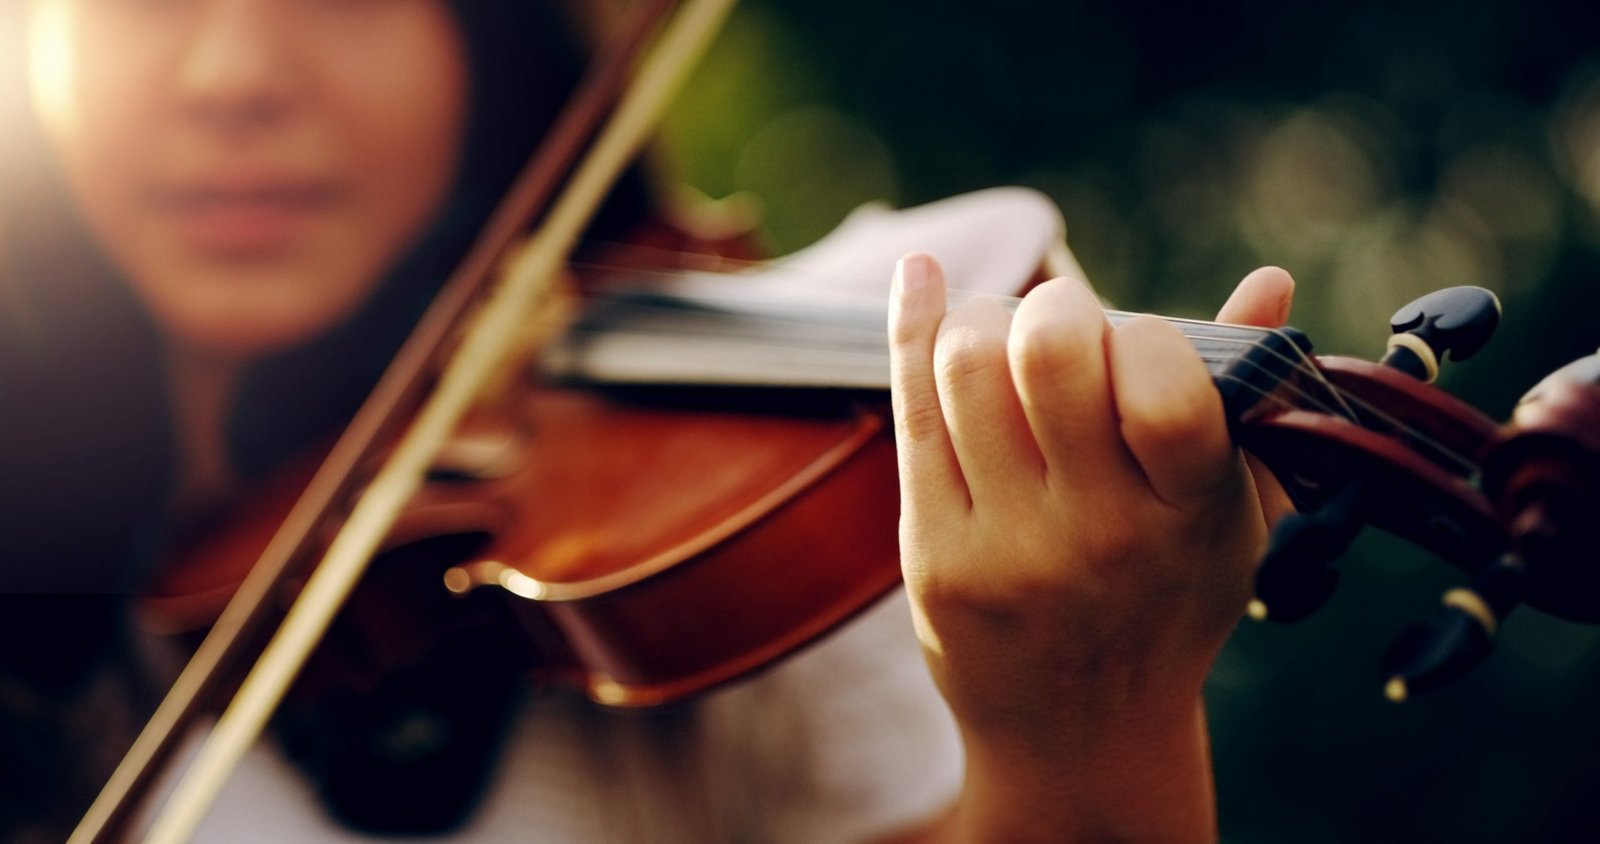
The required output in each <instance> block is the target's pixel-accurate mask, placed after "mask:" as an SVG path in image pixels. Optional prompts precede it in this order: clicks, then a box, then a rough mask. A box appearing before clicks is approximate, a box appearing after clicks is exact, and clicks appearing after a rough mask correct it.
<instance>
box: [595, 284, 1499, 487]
mask: <svg viewBox="0 0 1600 844" xmlns="http://www.w3.org/2000/svg"><path fill="white" fill-rule="evenodd" d="M696 298H697V299H698V298H700V297H696ZM994 298H997V299H1004V298H1005V297H994ZM600 301H606V302H609V303H610V304H611V305H612V306H613V307H614V306H615V305H616V304H617V301H616V300H615V299H609V298H608V299H601V300H600ZM1016 301H1020V300H1016V299H1015V298H1011V299H1010V302H1011V303H1014V302H1016ZM671 302H672V300H666V301H665V302H661V301H650V300H648V299H647V300H645V301H639V300H632V301H628V302H626V305H627V307H628V308H630V309H633V310H634V311H648V310H651V309H656V310H660V311H662V312H668V311H670V312H674V313H681V312H682V311H683V310H684V307H683V305H681V304H672V303H671ZM688 304H699V303H698V302H697V301H691V302H689V303H688ZM1002 304H1006V302H1002ZM739 316H740V317H741V318H743V319H746V320H751V319H755V318H761V319H766V320H768V321H770V322H787V323H792V324H798V325H805V326H812V327H814V325H815V324H816V323H813V322H809V321H806V320H803V319H800V318H798V317H796V316H795V315H794V314H771V313H768V314H761V315H754V316H753V315H748V314H739ZM873 316H875V317H877V318H879V319H881V317H882V310H881V304H880V306H879V310H877V311H876V312H874V314H873ZM1170 321H1172V322H1174V323H1177V324H1178V325H1179V327H1180V332H1182V330H1183V329H1182V327H1181V326H1182V325H1186V324H1187V325H1195V326H1201V327H1205V328H1216V327H1217V324H1213V323H1205V322H1203V321H1199V320H1184V319H1173V320H1170ZM821 324H822V325H824V326H825V327H828V328H829V329H830V330H834V331H845V332H848V331H852V330H855V331H856V333H857V335H858V336H859V337H862V338H867V342H862V343H860V347H861V348H860V349H859V350H857V351H855V354H857V355H859V356H861V357H862V358H864V359H865V360H867V361H868V362H869V363H876V362H878V361H881V360H882V358H883V355H884V353H885V351H886V345H885V340H884V337H883V330H882V329H881V328H880V327H877V325H876V324H875V325H874V327H873V328H872V329H870V330H869V329H865V328H861V329H854V328H853V327H850V326H843V325H841V324H839V323H837V322H826V323H821ZM1230 328H1234V327H1232V326H1230ZM1237 328H1240V329H1241V330H1248V331H1256V332H1260V333H1262V334H1278V336H1283V337H1285V338H1287V335H1286V334H1284V333H1281V332H1274V331H1271V330H1269V329H1264V328H1259V327H1255V326H1246V327H1237ZM635 333H636V334H647V333H650V332H646V331H638V332H635ZM660 333H661V334H663V335H665V336H683V335H685V334H691V335H694V334H697V335H699V336H717V337H741V338H742V339H747V340H748V339H752V338H754V339H756V340H758V341H760V342H763V343H765V344H766V345H768V346H771V347H774V348H778V347H782V348H793V347H794V345H793V344H789V345H785V344H780V343H774V342H771V341H770V339H769V338H768V337H767V335H765V334H762V333H760V332H754V331H750V330H747V331H745V332H738V331H735V330H732V329H729V328H726V327H722V328H719V329H715V330H712V329H706V328H703V327H702V328H699V329H695V328H686V327H684V326H678V327H677V328H675V329H674V330H673V331H670V332H668V331H665V330H663V331H662V332H660ZM1184 336H1185V337H1187V338H1188V339H1190V340H1191V341H1192V342H1194V341H1199V342H1209V343H1218V344H1224V345H1231V346H1243V347H1247V348H1256V349H1261V350H1262V351H1263V352H1264V353H1265V354H1267V355H1270V356H1272V357H1275V358H1277V359H1278V360H1279V361H1281V362H1283V363H1285V364H1286V365H1287V366H1288V367H1289V368H1290V370H1291V374H1293V373H1306V374H1307V375H1309V376H1314V379H1315V381H1316V382H1317V383H1319V384H1321V385H1322V387H1323V388H1324V391H1325V392H1326V394H1327V395H1328V396H1331V397H1332V398H1333V400H1334V401H1336V402H1337V403H1338V404H1340V405H1341V406H1342V408H1343V412H1344V416H1345V418H1347V419H1348V421H1351V422H1352V423H1354V424H1358V425H1359V424H1360V421H1359V417H1357V416H1356V413H1355V411H1354V409H1352V408H1351V407H1350V405H1349V403H1348V402H1349V401H1354V402H1356V403H1357V404H1359V405H1360V406H1362V408H1363V409H1364V410H1365V411H1366V413H1367V415H1368V416H1370V417H1373V418H1378V419H1381V420H1383V421H1385V422H1386V423H1388V424H1389V425H1390V426H1392V427H1393V428H1394V429H1395V430H1396V431H1398V432H1402V433H1404V434H1406V435H1407V436H1409V437H1411V438H1413V439H1414V440H1416V441H1417V442H1419V443H1421V444H1424V445H1427V446H1429V447H1431V448H1432V449H1433V450H1435V451H1436V452H1437V453H1439V454H1440V455H1441V456H1443V457H1445V458H1447V459H1448V460H1449V461H1450V462H1451V463H1453V464H1455V465H1456V466H1458V467H1459V468H1460V469H1461V470H1462V471H1464V472H1465V473H1466V474H1467V475H1469V476H1470V475H1472V474H1475V472H1476V468H1475V465H1474V464H1473V463H1472V461H1470V460H1468V459H1466V458H1465V457H1463V456H1461V455H1460V454H1459V453H1457V452H1455V451H1454V450H1453V449H1451V448H1449V447H1448V446H1446V445H1444V444H1443V443H1440V442H1437V441H1436V440H1433V439H1432V438H1430V437H1428V436H1427V435H1425V434H1424V433H1422V432H1421V431H1418V430H1416V429H1414V428H1412V427H1411V426H1410V425H1408V424H1407V423H1405V422H1403V421H1402V420H1399V419H1397V418H1395V417H1393V416H1391V415H1390V414H1388V413H1386V412H1384V411H1382V410H1381V409H1379V408H1377V407H1374V406H1373V405H1371V404H1370V403H1368V402H1366V401H1364V400H1362V399H1360V398H1359V397H1357V396H1354V395H1352V394H1349V393H1346V392H1344V391H1342V390H1340V389H1338V388H1337V386H1335V385H1333V384H1331V383H1329V382H1328V381H1327V380H1326V379H1325V378H1324V377H1322V373H1321V372H1320V371H1319V370H1318V369H1317V368H1316V367H1315V366H1313V365H1312V364H1311V363H1310V361H1309V360H1307V359H1306V358H1305V356H1304V352H1303V350H1301V349H1300V347H1299V346H1298V345H1295V344H1293V342H1292V341H1288V340H1287V339H1286V342H1290V344H1291V345H1292V346H1293V347H1294V348H1295V350H1296V352H1297V354H1298V355H1299V357H1300V359H1301V360H1300V361H1298V362H1297V361H1296V360H1295V359H1293V358H1290V357H1288V356H1286V355H1284V354H1282V353H1281V352H1278V351H1277V350H1275V349H1273V348H1272V347H1270V346H1262V345H1259V344H1256V343H1253V342H1252V341H1249V340H1244V339H1241V338H1237V337H1228V336H1222V335H1218V334H1215V333H1207V334H1192V333H1184ZM814 346H815V343H814V342H807V343H806V344H804V346H803V347H807V348H810V347H814ZM1197 351H1199V353H1200V357H1201V359H1202V360H1204V361H1205V362H1207V363H1208V364H1210V363H1214V364H1222V365H1227V364H1240V363H1242V364H1243V365H1246V366H1249V367H1251V368H1254V369H1257V370H1259V371H1261V372H1263V373H1264V374H1265V375H1267V376H1268V377H1269V378H1271V379H1275V380H1276V381H1277V383H1278V384H1279V385H1281V386H1282V387H1284V388H1285V389H1287V390H1288V391H1289V392H1291V393H1293V394H1295V395H1297V396H1298V397H1299V398H1300V399H1301V400H1303V401H1304V403H1305V404H1306V405H1308V406H1310V407H1313V408H1314V409H1316V410H1319V411H1321V412H1323V413H1325V414H1327V415H1329V416H1340V415H1341V414H1340V411H1339V410H1337V409H1335V408H1333V407H1330V406H1329V405H1328V404H1326V403H1325V402H1324V401H1322V400H1320V399H1318V398H1316V397H1315V396H1314V395H1313V394H1311V393H1309V392H1308V391H1306V390H1304V389H1301V388H1300V387H1299V386H1298V385H1297V384H1296V383H1295V382H1294V381H1293V380H1292V379H1291V378H1285V377H1282V376H1279V375H1277V374H1275V373H1273V372H1271V371H1270V370H1268V369H1267V368H1266V367H1264V366H1262V365H1260V364H1258V363H1256V362H1254V361H1251V360H1250V359H1249V358H1248V357H1246V356H1244V355H1228V356H1217V355H1208V354H1206V353H1205V351H1204V350H1203V349H1197ZM830 352H832V353H834V354H840V353H841V350H840V349H839V348H838V345H837V344H830ZM844 353H849V352H844Z"/></svg>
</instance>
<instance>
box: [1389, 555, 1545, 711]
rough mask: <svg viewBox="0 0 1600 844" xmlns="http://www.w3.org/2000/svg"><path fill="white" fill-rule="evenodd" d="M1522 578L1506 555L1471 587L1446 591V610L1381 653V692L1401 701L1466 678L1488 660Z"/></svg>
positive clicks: (1515, 563) (1519, 569) (1519, 593)
mask: <svg viewBox="0 0 1600 844" xmlns="http://www.w3.org/2000/svg"><path fill="white" fill-rule="evenodd" d="M1523 575H1524V567H1523V564H1522V560H1521V559H1520V558H1518V557H1517V556H1516V555H1515V554H1505V555H1503V556H1501V557H1500V558H1499V559H1498V560H1496V561H1495V562H1494V563H1493V564H1491V565H1489V566H1486V567H1485V568H1484V569H1483V570H1482V571H1481V572H1479V573H1478V576H1477V577H1476V578H1474V579H1473V581H1472V583H1471V585H1469V586H1465V587H1462V588H1458V589H1452V590H1450V591H1449V592H1446V593H1445V594H1444V600H1443V604H1444V606H1443V607H1441V608H1440V609H1439V611H1438V612H1436V613H1435V614H1434V616H1433V617H1432V618H1430V619H1428V620H1427V621H1424V622H1422V623H1420V624H1416V625H1413V626H1411V627H1410V628H1408V629H1406V630H1405V631H1404V632H1402V633H1401V634H1400V635H1399V636H1398V637H1396V639H1395V641H1394V644H1392V645H1390V646H1389V650H1388V652H1387V653H1385V654H1384V657H1383V670H1384V676H1385V677H1386V678H1387V682H1386V683H1385V685H1384V689H1383V691H1384V694H1385V695H1386V696H1388V698H1389V699H1390V700H1392V701H1394V702H1396V703H1400V702H1402V701H1404V700H1406V698H1408V697H1409V696H1411V695H1412V694H1415V693H1417V692H1425V691H1427V690H1429V689H1432V688H1436V687H1438V686H1440V685H1443V684H1444V683H1446V682H1449V681H1450V680H1453V679H1455V678H1456V677H1459V676H1461V675H1462V674H1465V673H1466V672H1467V671H1468V670H1470V669H1472V668H1473V667H1475V666H1476V665H1477V664H1478V663H1480V662H1482V661H1483V660H1484V659H1485V658H1486V657H1488V656H1489V653H1490V652H1491V651H1493V650H1494V637H1495V633H1496V632H1498V631H1499V629H1500V625H1501V624H1502V623H1504V622H1505V618H1506V616H1507V615H1509V614H1510V613H1511V610H1512V609H1514V608H1515V607H1516V605H1517V603H1518V602H1519V601H1520V600H1521V596H1522V586H1523Z"/></svg>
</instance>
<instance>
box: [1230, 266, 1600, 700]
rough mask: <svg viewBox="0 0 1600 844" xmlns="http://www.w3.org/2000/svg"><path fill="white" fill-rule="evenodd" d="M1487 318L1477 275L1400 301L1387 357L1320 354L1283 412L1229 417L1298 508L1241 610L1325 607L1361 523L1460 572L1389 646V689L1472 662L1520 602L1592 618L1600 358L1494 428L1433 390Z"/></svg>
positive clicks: (1599, 569)
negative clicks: (1240, 420)
mask: <svg viewBox="0 0 1600 844" xmlns="http://www.w3.org/2000/svg"><path fill="white" fill-rule="evenodd" d="M1499 317H1500V308H1499V302H1498V301H1497V300H1496V299H1495V298H1494V295H1493V294H1492V293H1490V292H1488V291H1486V290H1482V289H1480V288H1450V289H1448V290H1441V291H1438V292H1436V293H1433V294H1429V295H1428V296H1424V297H1422V298H1421V299H1418V300H1417V301H1415V302H1413V303H1411V304H1409V305H1407V306H1406V307H1404V308H1401V309H1400V311H1398V312H1397V313H1396V314H1395V316H1394V318H1393V320H1392V321H1391V327H1392V328H1393V329H1394V330H1395V331H1396V334H1395V337H1394V338H1392V339H1391V341H1390V344H1389V351H1388V353H1387V354H1386V355H1385V357H1384V359H1383V361H1382V362H1381V364H1370V363H1365V362H1362V361H1355V360H1350V359H1345V358H1322V359H1320V361H1319V362H1318V369H1319V370H1320V371H1319V373H1318V377H1319V380H1320V381H1321V382H1323V384H1324V385H1325V386H1324V387H1322V389H1321V391H1320V392H1319V391H1316V390H1314V389H1311V388H1309V387H1306V386H1302V387H1300V388H1298V389H1297V391H1296V392H1298V393H1299V396H1298V398H1297V399H1294V400H1288V399H1285V398H1284V396H1283V395H1282V394H1281V393H1280V394H1278V395H1277V396H1275V398H1277V399H1278V400H1279V401H1278V403H1279V404H1280V405H1282V407H1280V408H1278V409H1276V410H1275V411H1274V412H1270V413H1266V414H1262V415H1260V416H1258V417H1256V418H1254V419H1252V420H1250V421H1249V422H1248V424H1246V425H1243V426H1241V428H1240V437H1239V441H1240V444H1241V445H1242V446H1244V447H1245V448H1246V449H1247V450H1249V451H1252V452H1253V453H1255V454H1256V455H1257V456H1258V457H1260V458H1261V459H1262V460H1264V461H1265V462H1266V463H1267V465H1268V466H1270V467H1271V468H1272V469H1273V470H1274V472H1275V473H1276V474H1277V476H1278V478H1279V480H1280V481H1282V483H1283V485H1284V488H1285V490H1286V491H1287V492H1288V493H1289V495H1290V497H1291V498H1292V499H1293V500H1294V502H1295V504H1296V506H1297V508H1298V509H1299V511H1300V512H1298V513H1295V514H1292V515H1290V516H1287V517H1285V518H1284V519H1283V520H1282V521H1281V522H1280V523H1279V524H1278V526H1277V527H1276V529H1275V530H1274V531H1273V534H1272V537H1271V540H1270V543H1269V547H1268V550H1267V553H1266V555H1265V557H1264V559H1263V561H1262V564H1261V566H1260V568H1259V569H1258V571H1257V575H1256V599H1255V600H1254V601H1253V602H1252V603H1251V606H1250V615H1251V616H1252V617H1254V618H1256V619H1258V620H1262V619H1270V620H1273V621H1282V622H1291V621H1297V620H1299V619H1302V618H1304V617H1306V616H1308V615H1310V614H1311V613H1312V612H1314V611H1316V610H1317V609H1318V608H1320V607H1321V606H1322V605H1323V604H1325V603H1326V602H1327V600H1328V599H1329V597H1330V596H1331V595H1332V592H1333V588H1334V584H1335V583H1336V582H1337V572H1336V571H1335V570H1334V568H1333V565H1334V563H1335V562H1336V560H1337V558H1338V557H1340V556H1341V555H1342V554H1343V553H1344V551H1345V550H1346V549H1347V548H1348V547H1349V545H1350V544H1351V542H1352V541H1353V540H1354V539H1355V537H1356V535H1357V534H1358V533H1359V532H1360V530H1361V529H1362V528H1363V527H1364V526H1366V525H1369V524H1370V525H1374V526H1377V527H1381V528H1383V529H1385V530H1387V531H1389V532H1391V533H1394V534H1396V535H1398V536H1400V537H1402V538H1405V539H1407V540H1409V541H1411V542H1413V543H1415V544H1417V545H1419V546H1421V547H1423V548H1425V549H1427V550H1429V551H1432V552H1433V553H1435V554H1437V555H1439V556H1440V557H1442V558H1444V559H1445V560H1447V561H1449V562H1451V563H1452V564H1454V565H1456V566H1458V567H1460V568H1462V569H1464V570H1465V571H1466V572H1467V573H1468V574H1469V575H1470V580H1469V581H1468V583H1467V584H1466V585H1465V586H1462V587H1458V588H1455V589H1451V590H1450V591H1448V592H1447V593H1446V594H1445V595H1444V597H1443V601H1442V604H1443V606H1442V607H1441V608H1440V609H1439V610H1438V611H1437V612H1436V613H1435V614H1434V616H1433V617H1432V618H1431V619H1429V620H1427V621H1425V622H1423V623H1420V624H1417V625H1414V626H1413V627H1411V628H1409V629H1407V630H1405V631H1404V632H1402V633H1401V635H1400V636H1398V637H1397V638H1396V640H1395V643H1394V644H1393V645H1392V646H1391V647H1390V648H1389V650H1388V652H1387V653H1386V654H1385V656H1384V661H1383V663H1384V676H1385V678H1386V681H1387V682H1386V685H1385V692H1386V694H1387V695H1388V696H1389V697H1390V698H1391V699H1393V700H1396V701H1399V700H1404V699H1405V698H1406V697H1407V696H1409V695H1410V694H1412V693H1415V692H1418V691H1424V690H1427V689H1431V688H1434V687H1437V686H1439V685H1441V684H1443V683H1445V682H1447V681H1449V680H1450V679H1453V678H1455V677H1457V676H1460V675H1461V674H1463V673H1465V672H1466V671H1467V670H1469V669H1470V668H1472V667H1473V666H1475V665H1477V664H1478V663H1480V662H1482V660H1483V659H1485V658H1486V657H1487V656H1488V655H1489V653H1490V652H1491V651H1492V650H1493V647H1494V637H1495V634H1496V633H1497V632H1498V630H1499V629H1500V627H1501V626H1502V624H1503V623H1504V621H1505V619H1506V617H1507V616H1508V615H1509V614H1510V613H1511V611H1512V610H1513V609H1514V608H1515V607H1516V606H1518V605H1519V604H1523V603H1526V604H1528V605H1529V606H1531V607H1533V608H1534V609H1538V610H1541V611H1544V612H1548V613H1550V614H1552V615H1555V616H1558V617H1561V618H1565V619H1569V620H1573V621H1580V622H1587V623H1600V565H1596V563H1597V562H1600V560H1596V559H1595V553H1594V550H1593V549H1595V548H1596V547H1600V520H1597V519H1596V518H1595V515H1596V514H1597V513H1600V354H1596V355H1591V356H1590V357H1587V358H1584V359H1582V360H1579V361H1577V362H1575V363H1573V364H1570V365H1568V366H1566V367H1564V368H1562V369H1561V370H1558V371H1557V372H1555V373H1553V374H1552V375H1551V376H1550V377H1548V378H1546V379H1545V380H1544V381H1543V382H1541V383H1540V384H1539V386H1537V387H1535V388H1534V389H1533V390H1531V391H1530V392H1529V393H1528V395H1527V396H1526V397H1524V399H1523V400H1522V402H1521V404H1520V405H1519V406H1518V408H1517V410H1516V413H1515V416H1514V418H1513V420H1512V421H1511V423H1510V424H1509V425H1506V426H1499V425H1496V424H1495V423H1494V422H1492V421H1490V420H1488V419H1487V418H1486V417H1484V416H1482V414H1480V413H1478V412H1477V411H1476V410H1473V409H1472V408H1470V407H1468V406H1466V405H1465V404H1463V403H1461V402H1458V401H1456V400H1455V399H1453V398H1451V397H1449V396H1447V395H1445V394H1443V393H1441V392H1439V391H1438V390H1436V389H1433V388H1431V387H1429V386H1427V383H1428V382H1430V381H1432V380H1433V378H1434V376H1436V375H1437V372H1438V365H1439V361H1440V360H1442V359H1443V358H1444V357H1445V356H1446V355H1447V354H1448V355H1449V357H1450V358H1451V359H1452V360H1461V359H1463V358H1466V357H1469V356H1471V355H1472V354H1475V353H1476V352H1477V351H1478V350H1480V349H1481V348H1482V347H1483V345H1484V343H1485V342H1487V340H1488V338H1489V335H1490V334H1491V333H1492V332H1493V330H1494V328H1495V326H1496V325H1497V323H1498V321H1499ZM1302 380H1309V379H1305V378H1303V379H1302Z"/></svg>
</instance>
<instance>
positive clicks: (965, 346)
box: [933, 326, 1005, 385]
mask: <svg viewBox="0 0 1600 844" xmlns="http://www.w3.org/2000/svg"><path fill="white" fill-rule="evenodd" d="M933 365H934V372H935V373H936V374H937V376H938V378H939V379H940V380H941V381H943V382H944V383H947V384H952V385H954V384H962V383H965V382H967V381H970V380H974V379H981V378H990V377H993V376H994V375H995V373H996V372H997V371H1000V370H1002V369H1003V368H1004V366H1005V353H1004V349H1003V348H1002V347H1001V346H1000V344H999V343H997V342H995V341H994V340H993V339H992V338H990V337H988V336H987V335H986V334H984V333H983V332H980V331H977V330H975V329H973V328H970V327H966V326H961V327H957V328H954V329H952V330H951V331H949V332H947V333H946V334H945V335H944V336H942V337H941V338H940V341H939V343H938V345H936V346H935V347H934V352H933Z"/></svg>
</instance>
